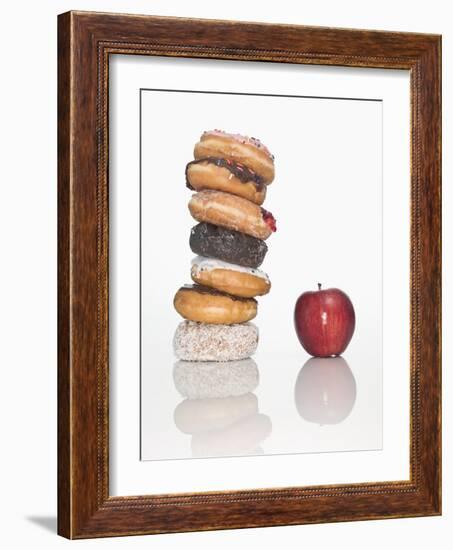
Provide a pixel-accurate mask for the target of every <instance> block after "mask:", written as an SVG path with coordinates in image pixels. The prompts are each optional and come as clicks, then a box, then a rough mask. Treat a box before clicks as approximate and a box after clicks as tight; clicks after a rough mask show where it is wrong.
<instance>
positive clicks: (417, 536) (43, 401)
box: [0, 0, 453, 549]
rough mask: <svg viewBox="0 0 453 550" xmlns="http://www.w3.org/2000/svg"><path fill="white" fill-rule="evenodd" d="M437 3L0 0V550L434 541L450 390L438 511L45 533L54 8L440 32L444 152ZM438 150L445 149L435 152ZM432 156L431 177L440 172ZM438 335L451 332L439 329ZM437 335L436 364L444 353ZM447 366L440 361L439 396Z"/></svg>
mask: <svg viewBox="0 0 453 550" xmlns="http://www.w3.org/2000/svg"><path fill="white" fill-rule="evenodd" d="M448 6H449V3H448V2H445V1H436V0H433V1H431V2H430V3H429V4H427V3H426V2H421V1H412V2H399V3H395V2H394V1H389V0H382V1H381V2H380V3H379V6H374V5H373V6H370V7H369V8H367V6H366V5H365V4H364V3H362V2H357V1H351V0H344V1H342V2H341V3H339V2H336V1H334V0H333V1H325V2H318V3H314V2H309V3H305V4H304V5H303V6H302V5H300V4H299V3H297V2H293V1H291V0H280V2H278V3H274V4H269V5H266V4H264V3H263V2H258V1H253V0H251V1H250V2H247V3H244V2H232V1H230V2H228V3H224V4H209V3H207V2H203V1H198V0H192V2H190V4H188V3H185V2H181V1H175V0H165V1H163V0H162V1H155V2H149V1H148V2H145V1H128V2H125V1H110V2H102V1H99V0H97V1H96V0H92V1H88V2H87V1H82V0H80V1H78V2H76V3H74V2H68V1H59V2H56V1H54V2H51V1H43V2H40V3H32V2H19V1H18V2H16V3H14V4H13V3H8V4H5V6H3V11H2V22H3V32H2V35H1V40H2V53H3V59H2V60H3V69H4V72H3V74H2V88H1V92H0V94H1V96H2V101H1V102H0V105H1V106H0V109H1V112H0V116H1V121H2V124H1V139H2V153H3V155H2V161H1V164H0V170H1V173H0V181H1V185H2V190H3V195H2V201H1V202H0V209H1V211H0V224H1V228H0V229H1V236H2V239H1V242H2V253H3V254H2V260H3V261H2V268H3V269H2V272H1V278H2V285H1V287H0V288H1V294H0V307H1V323H2V327H1V328H2V331H1V334H2V339H1V348H0V349H1V365H2V372H3V378H2V384H1V386H0V387H1V390H0V392H1V393H0V407H1V410H0V412H1V422H2V457H1V462H2V470H1V474H0V476H1V478H0V481H1V488H2V499H1V505H0V506H1V517H2V527H3V529H2V545H3V546H5V547H6V548H21V547H24V546H26V545H28V546H31V545H33V547H34V548H60V547H63V546H67V545H70V544H72V545H74V544H77V545H78V546H79V547H83V548H88V547H90V548H91V547H109V548H110V547H115V548H116V547H122V548H126V547H127V548H145V547H149V546H150V545H153V547H154V548H170V547H172V546H174V545H183V546H184V547H185V548H189V549H190V548H195V547H196V548H197V549H201V548H206V549H207V548H212V547H213V545H215V546H216V547H217V548H219V547H220V548H227V547H228V548H229V547H231V545H234V544H236V545H239V546H240V547H242V546H243V547H246V546H247V547H249V546H250V545H255V546H262V547H266V548H267V547H269V548H271V547H273V546H276V545H286V546H288V547H296V545H297V547H300V545H301V544H304V546H305V547H308V546H315V545H316V547H317V548H331V547H334V546H335V545H336V546H337V547H339V548H343V547H346V546H347V547H348V548H350V549H355V548H357V549H359V548H360V549H361V548H363V546H364V545H365V546H366V547H367V548H376V549H377V548H381V547H382V546H384V545H388V546H389V547H395V546H399V545H400V544H404V545H405V546H410V547H411V548H414V549H422V548H426V547H429V546H430V545H432V544H433V543H434V544H435V545H436V547H438V548H448V547H449V543H448V542H447V540H446V537H447V533H448V531H449V528H450V527H451V523H452V520H453V512H452V511H451V506H452V502H453V501H452V498H451V489H450V488H451V487H452V480H453V477H452V473H451V468H448V462H450V463H451V461H452V460H453V456H452V454H451V443H449V439H450V441H451V434H450V423H451V419H452V414H453V405H452V400H451V399H450V400H448V401H447V400H446V399H444V464H445V469H444V476H443V477H444V515H443V517H438V518H420V519H405V520H391V521H377V522H362V523H345V524H331V525H312V526H299V527H279V528H266V529H246V530H240V531H223V532H213V533H194V534H179V535H163V536H154V537H152V538H151V537H135V538H128V539H116V540H113V539H108V540H96V541H83V542H78V543H74V542H72V543H71V542H68V541H65V540H63V539H60V538H57V537H56V535H55V534H54V533H55V515H56V14H57V13H59V12H62V11H65V10H68V9H75V8H77V9H92V10H93V9H95V10H103V11H118V12H136V13H147V14H159V15H180V16H193V17H210V18H226V19H243V20H257V21H258V20H261V21H268V22H282V23H300V24H308V25H326V26H342V27H357V28H376V29H387V30H400V31H419V32H435V33H443V35H444V42H443V56H444V61H443V64H444V67H445V69H446V70H445V76H444V102H443V108H444V115H445V116H444V123H445V126H446V127H445V130H444V134H443V143H444V151H448V150H449V149H451V130H450V129H449V128H451V127H452V125H453V118H452V117H451V115H450V112H451V99H450V98H451V95H452V93H451V90H450V88H451V86H450V83H451V78H452V77H451V74H452V69H453V66H452V63H451V57H452V53H453V49H452V48H453V46H452V38H453V23H452V18H451V15H450V14H449V10H448ZM444 156H445V157H446V156H447V155H444ZM451 166H452V164H451V161H448V159H446V160H445V166H444V181H445V182H447V183H448V181H449V180H451V177H452V169H451ZM450 197H451V191H450V189H449V186H448V185H445V189H444V204H445V207H444V251H445V255H444V269H445V273H446V274H447V275H446V276H444V280H445V284H444V296H445V300H444V316H443V317H444V334H445V335H447V334H448V333H449V332H451V330H449V328H450V327H451V307H452V306H453V304H452V298H451V293H450V288H451V285H450V284H449V283H448V281H447V279H450V280H451V276H450V277H448V275H451V261H452V258H453V256H452V253H451V252H450V254H449V255H447V250H448V249H450V250H451V249H452V242H451V238H450V235H451V231H452V229H453V228H452V222H451V221H450V220H449V216H453V209H452V207H451V205H450V204H449V203H450ZM450 341H451V340H450ZM451 350H452V348H451V344H450V343H449V342H448V341H447V339H446V338H445V339H444V364H445V366H446V367H448V364H449V363H451V361H452V360H453V357H452V352H451ZM451 384H452V376H451V374H450V373H449V371H448V368H445V370H444V394H445V393H451V388H452V385H451Z"/></svg>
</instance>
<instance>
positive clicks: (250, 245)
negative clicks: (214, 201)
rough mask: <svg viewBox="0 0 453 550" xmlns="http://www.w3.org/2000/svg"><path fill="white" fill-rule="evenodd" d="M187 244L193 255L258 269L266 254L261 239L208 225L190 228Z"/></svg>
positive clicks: (264, 245) (265, 248)
mask: <svg viewBox="0 0 453 550" xmlns="http://www.w3.org/2000/svg"><path fill="white" fill-rule="evenodd" d="M189 244H190V248H191V250H192V252H194V253H195V254H199V255H200V256H211V257H213V258H217V259H219V260H223V261H225V262H229V263H232V264H238V265H242V266H245V267H254V268H255V267H259V266H260V265H261V264H262V263H263V260H264V257H265V256H266V253H267V244H266V243H265V242H264V241H262V240H261V239H255V237H251V236H250V235H244V233H239V232H238V231H232V230H231V229H225V228H223V227H218V226H217V225H212V224H210V223H199V224H198V225H196V226H195V227H192V230H191V232H190V240H189Z"/></svg>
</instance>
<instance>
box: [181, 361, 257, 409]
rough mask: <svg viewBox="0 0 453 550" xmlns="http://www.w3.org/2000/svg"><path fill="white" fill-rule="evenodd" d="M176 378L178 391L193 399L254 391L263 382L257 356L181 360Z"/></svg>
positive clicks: (230, 395)
mask: <svg viewBox="0 0 453 550" xmlns="http://www.w3.org/2000/svg"><path fill="white" fill-rule="evenodd" d="M173 381H174V383H175V387H176V389H177V390H178V392H179V393H180V394H181V395H182V396H183V397H188V398H189V399H206V398H213V397H232V396H237V395H243V394H245V393H249V392H252V391H253V390H254V389H255V388H256V387H257V386H258V382H259V373H258V367H257V366H256V363H255V361H254V360H253V359H241V360H239V361H228V362H222V363H219V362H216V361H177V362H176V363H175V365H174V367H173Z"/></svg>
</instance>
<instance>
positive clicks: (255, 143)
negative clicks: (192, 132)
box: [203, 129, 274, 160]
mask: <svg viewBox="0 0 453 550" xmlns="http://www.w3.org/2000/svg"><path fill="white" fill-rule="evenodd" d="M203 135H204V136H206V135H209V136H221V137H227V138H231V139H235V140H236V141H239V142H240V143H248V144H250V145H253V146H254V147H256V148H257V149H260V150H261V151H264V152H265V153H266V155H267V156H268V157H269V158H270V159H271V160H274V155H273V154H272V153H271V152H270V151H269V149H268V148H267V147H266V146H265V145H264V143H262V142H261V141H260V140H259V139H257V138H254V137H249V136H243V135H242V134H230V133H228V132H224V131H223V130H218V129H215V130H207V131H206V132H203Z"/></svg>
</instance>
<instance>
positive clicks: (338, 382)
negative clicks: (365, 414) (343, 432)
mask: <svg viewBox="0 0 453 550" xmlns="http://www.w3.org/2000/svg"><path fill="white" fill-rule="evenodd" d="M356 392H357V388H356V382H355V378H354V375H353V374H352V371H351V369H350V368H349V366H348V364H347V363H346V361H345V360H344V359H343V357H328V358H325V357H323V358H321V357H311V358H310V359H309V360H308V361H307V362H306V363H305V365H304V366H303V367H302V368H301V370H300V371H299V375H298V376H297V381H296V387H295V389H294V397H295V400H296V408H297V411H298V413H299V414H300V416H301V417H302V418H303V419H304V420H307V421H308V422H314V423H315V424H320V425H325V424H339V423H340V422H343V420H345V419H346V418H347V417H348V416H349V414H350V413H351V411H352V409H353V407H354V403H355V399H356Z"/></svg>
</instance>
